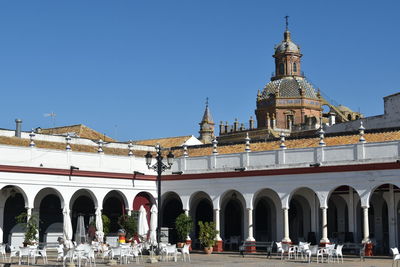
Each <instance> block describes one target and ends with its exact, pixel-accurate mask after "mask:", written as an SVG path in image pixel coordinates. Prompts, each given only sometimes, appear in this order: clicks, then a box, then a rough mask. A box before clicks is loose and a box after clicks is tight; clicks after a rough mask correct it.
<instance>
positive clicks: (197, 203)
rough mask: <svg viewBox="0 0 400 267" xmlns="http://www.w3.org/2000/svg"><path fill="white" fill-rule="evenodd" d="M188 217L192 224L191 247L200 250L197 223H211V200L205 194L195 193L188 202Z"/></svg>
mask: <svg viewBox="0 0 400 267" xmlns="http://www.w3.org/2000/svg"><path fill="white" fill-rule="evenodd" d="M190 215H191V217H192V219H193V222H194V229H193V234H192V235H191V239H192V246H193V247H194V248H200V242H199V241H198V236H199V224H198V222H199V221H202V222H212V221H213V204H212V201H211V198H210V196H209V195H208V194H206V193H205V192H198V193H195V194H194V195H193V196H192V197H191V200H190Z"/></svg>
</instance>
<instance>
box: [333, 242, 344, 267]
mask: <svg viewBox="0 0 400 267" xmlns="http://www.w3.org/2000/svg"><path fill="white" fill-rule="evenodd" d="M342 249H343V245H337V246H336V249H332V257H336V260H337V262H338V263H339V257H340V258H341V259H342V263H343V253H342Z"/></svg>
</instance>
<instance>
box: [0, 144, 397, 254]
mask: <svg viewBox="0 0 400 267" xmlns="http://www.w3.org/2000/svg"><path fill="white" fill-rule="evenodd" d="M214 152H215V153H214V154H213V155H210V156H203V157H180V158H177V159H175V163H174V165H173V169H172V170H171V172H170V173H166V174H165V175H164V176H163V181H162V207H161V213H162V225H163V226H165V227H170V228H173V223H174V220H175V218H176V216H178V215H179V214H180V213H182V212H186V213H187V214H190V215H191V216H192V218H193V219H194V220H195V224H197V221H200V220H202V221H214V222H215V223H216V226H217V229H218V230H219V231H220V234H219V235H218V237H217V239H218V241H219V242H218V244H217V247H216V249H218V250H222V249H231V248H232V249H234V247H232V246H230V245H232V244H230V243H234V242H233V241H234V240H250V241H254V240H255V241H280V240H282V241H284V242H296V243H297V242H298V241H302V240H305V241H310V242H312V243H329V242H354V243H358V242H366V241H370V240H372V241H373V242H374V243H375V245H376V251H377V253H382V254H387V253H388V251H389V248H390V247H393V246H398V244H399V239H400V236H399V235H400V190H399V188H400V163H399V158H400V142H399V141H390V142H380V143H363V142H360V143H357V144H354V145H343V146H329V147H326V146H320V147H315V148H301V149H285V148H284V147H282V149H278V150H272V151H261V152H251V151H249V150H248V151H247V152H245V151H244V152H242V153H236V154H223V155H222V154H221V155H218V153H217V151H214ZM76 168H79V170H78V169H76ZM138 172H140V173H144V174H138ZM0 187H1V191H0V238H1V240H3V242H4V243H9V242H10V238H11V235H10V234H11V232H12V229H13V227H15V224H16V223H15V219H14V218H15V216H17V215H19V214H20V213H21V212H23V211H26V212H27V213H28V214H37V215H38V216H39V217H40V219H41V223H40V224H41V225H40V238H41V241H45V236H46V230H47V229H48V228H49V227H50V226H51V225H52V224H54V223H63V221H64V220H66V219H69V220H71V222H72V225H73V227H74V231H75V225H76V218H77V216H79V214H82V215H84V216H85V224H87V223H88V221H89V220H90V217H91V216H93V215H94V214H95V213H96V212H100V211H101V212H102V213H103V214H107V215H108V216H109V217H110V218H112V221H113V222H112V224H114V225H113V226H112V228H113V229H114V230H115V228H116V227H118V226H117V225H116V221H115V220H116V218H117V217H118V216H120V215H121V214H129V213H131V212H132V211H134V210H138V207H139V205H145V206H146V207H147V208H148V209H149V208H150V206H151V204H154V203H156V202H157V197H156V196H157V191H156V177H155V173H154V172H153V171H150V170H148V168H147V166H146V164H145V160H144V158H142V157H136V156H133V155H131V156H128V155H126V156H114V155H107V154H104V153H97V154H96V153H82V152H75V151H71V150H66V151H61V150H51V149H41V148H36V147H34V146H32V147H21V146H7V145H0ZM174 238H175V237H174V233H173V231H172V232H171V233H170V240H171V242H174V241H176V240H174ZM190 238H191V239H192V242H193V245H194V246H196V244H197V243H196V242H197V241H196V239H197V228H196V229H194V230H193V233H192V234H191V236H190ZM224 242H225V243H226V244H225V245H228V246H224Z"/></svg>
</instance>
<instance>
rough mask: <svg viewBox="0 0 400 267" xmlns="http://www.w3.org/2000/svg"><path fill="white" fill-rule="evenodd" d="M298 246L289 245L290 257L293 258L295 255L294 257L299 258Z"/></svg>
mask: <svg viewBox="0 0 400 267" xmlns="http://www.w3.org/2000/svg"><path fill="white" fill-rule="evenodd" d="M297 250H298V247H297V246H289V248H288V259H291V258H292V256H293V259H297Z"/></svg>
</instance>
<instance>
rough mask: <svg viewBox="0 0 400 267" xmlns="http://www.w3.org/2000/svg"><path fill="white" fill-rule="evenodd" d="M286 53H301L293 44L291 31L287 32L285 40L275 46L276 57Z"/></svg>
mask: <svg viewBox="0 0 400 267" xmlns="http://www.w3.org/2000/svg"><path fill="white" fill-rule="evenodd" d="M285 52H291V53H300V47H299V46H298V45H297V44H295V43H293V42H292V40H291V39H290V32H289V31H285V33H284V40H283V41H282V42H280V43H279V44H277V45H276V46H275V55H276V54H281V53H285Z"/></svg>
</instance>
